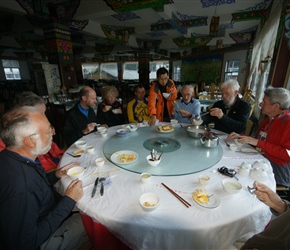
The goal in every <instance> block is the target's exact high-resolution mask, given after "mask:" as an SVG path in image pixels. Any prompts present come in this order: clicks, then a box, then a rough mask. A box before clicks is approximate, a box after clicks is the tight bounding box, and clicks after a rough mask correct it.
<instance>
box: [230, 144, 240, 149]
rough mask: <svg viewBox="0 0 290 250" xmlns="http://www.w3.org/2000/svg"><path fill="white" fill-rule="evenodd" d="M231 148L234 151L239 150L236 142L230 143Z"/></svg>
mask: <svg viewBox="0 0 290 250" xmlns="http://www.w3.org/2000/svg"><path fill="white" fill-rule="evenodd" d="M230 149H231V150H232V151H237V150H238V146H237V145H236V144H235V143H231V144H230Z"/></svg>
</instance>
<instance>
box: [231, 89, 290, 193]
mask: <svg viewBox="0 0 290 250" xmlns="http://www.w3.org/2000/svg"><path fill="white" fill-rule="evenodd" d="M260 107H261V112H262V114H264V115H265V116H266V117H265V119H264V120H263V121H262V122H261V123H260V126H259V128H258V131H257V132H256V134H255V137H250V136H242V135H239V134H237V133H231V134H230V135H229V136H228V140H230V139H238V141H239V142H240V143H248V144H250V145H253V146H256V147H257V148H259V149H260V150H261V151H262V152H263V153H264V154H265V157H266V158H267V159H268V160H269V161H270V163H271V165H272V168H273V173H274V177H275V180H276V184H277V185H279V186H284V187H287V188H289V187H290V113H289V107H290V92H289V90H287V89H284V88H272V87H269V88H267V89H266V90H265V91H264V98H263V101H262V102H261V103H260Z"/></svg>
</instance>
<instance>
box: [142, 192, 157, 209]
mask: <svg viewBox="0 0 290 250" xmlns="http://www.w3.org/2000/svg"><path fill="white" fill-rule="evenodd" d="M139 203H140V206H141V207H142V208H143V209H144V210H145V211H147V212H150V211H153V210H155V209H156V208H157V207H158V206H159V197H158V195H157V194H154V193H145V194H142V195H141V196H140V199H139Z"/></svg>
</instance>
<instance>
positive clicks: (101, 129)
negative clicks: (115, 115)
mask: <svg viewBox="0 0 290 250" xmlns="http://www.w3.org/2000/svg"><path fill="white" fill-rule="evenodd" d="M98 132H100V133H104V132H107V128H105V127H98Z"/></svg>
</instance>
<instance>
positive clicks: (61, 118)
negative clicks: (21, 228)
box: [52, 104, 66, 149]
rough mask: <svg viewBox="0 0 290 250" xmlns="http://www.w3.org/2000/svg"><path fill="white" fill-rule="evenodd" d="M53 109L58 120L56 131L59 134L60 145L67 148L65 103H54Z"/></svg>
mask: <svg viewBox="0 0 290 250" xmlns="http://www.w3.org/2000/svg"><path fill="white" fill-rule="evenodd" d="M52 110H53V114H54V117H55V121H56V126H55V132H56V134H59V135H58V136H59V141H60V142H59V144H58V145H59V147H60V148H61V149H64V148H65V139H64V129H65V114H66V108H65V105H64V104H52Z"/></svg>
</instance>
